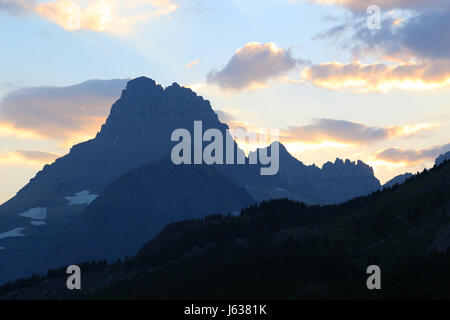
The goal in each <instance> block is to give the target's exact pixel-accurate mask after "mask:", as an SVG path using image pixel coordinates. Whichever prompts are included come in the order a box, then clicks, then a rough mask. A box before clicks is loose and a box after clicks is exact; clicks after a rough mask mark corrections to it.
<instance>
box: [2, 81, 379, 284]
mask: <svg viewBox="0 0 450 320" xmlns="http://www.w3.org/2000/svg"><path fill="white" fill-rule="evenodd" d="M194 121H201V122H202V126H203V130H207V129H209V128H215V129H218V130H220V131H221V132H222V133H223V134H224V136H225V135H227V134H228V133H227V129H228V126H227V125H226V124H224V123H221V122H220V121H219V119H218V116H217V114H216V113H215V112H214V111H213V109H212V107H211V104H210V102H209V101H207V100H205V99H203V98H202V97H200V96H198V95H197V94H196V93H195V92H193V91H192V90H191V89H188V88H184V87H181V86H179V85H178V84H176V83H174V84H172V85H171V86H169V87H167V88H163V87H162V86H161V85H158V84H157V83H156V82H155V81H154V80H152V79H149V78H146V77H140V78H136V79H133V80H130V81H129V82H128V83H127V87H126V89H125V90H123V92H122V95H121V97H120V98H119V99H118V100H117V101H116V102H115V103H114V104H113V106H112V108H111V112H110V114H109V116H108V118H107V120H106V122H105V124H104V125H103V126H102V127H101V130H100V131H99V132H98V133H97V135H96V136H95V138H93V139H91V140H89V141H86V142H83V143H80V144H77V145H75V146H73V147H72V148H71V150H70V152H69V153H68V154H67V155H65V156H63V157H61V158H59V159H57V160H56V161H55V162H54V163H52V164H50V165H46V166H45V167H44V168H43V169H42V170H41V171H40V172H38V173H37V174H36V176H35V177H34V178H33V179H31V180H30V182H29V183H28V184H27V185H26V186H25V187H24V188H22V189H21V190H20V191H19V192H18V193H17V195H16V196H15V197H13V198H12V199H10V200H9V201H7V202H6V203H4V204H3V205H2V206H0V235H5V237H3V238H1V239H0V246H1V247H3V248H4V249H2V250H0V259H1V260H4V259H7V260H5V261H8V263H7V264H3V263H2V264H0V282H2V281H5V280H9V279H11V278H14V277H17V276H19V275H25V274H29V273H31V272H34V271H36V269H37V267H38V265H37V264H38V263H42V265H44V264H45V259H46V257H49V256H50V255H52V254H53V253H54V252H58V250H57V243H58V241H59V240H60V239H63V238H64V237H63V236H62V235H63V234H64V233H70V232H72V231H71V229H68V227H67V226H69V225H70V226H72V227H73V230H81V229H83V228H85V230H96V228H98V225H96V226H94V225H91V223H92V224H94V223H97V222H96V221H97V220H96V218H92V220H90V219H87V218H81V217H85V216H86V215H89V216H90V217H94V216H96V215H98V217H99V218H98V219H100V220H103V218H104V219H107V211H108V210H110V208H109V207H108V206H106V204H107V203H106V202H105V201H106V200H105V199H111V204H117V203H116V202H115V201H112V200H113V199H115V198H116V197H117V198H118V199H120V197H121V196H122V195H123V194H127V193H123V192H118V193H117V194H114V192H112V191H111V190H115V189H111V188H113V187H112V186H115V187H117V186H121V187H120V188H121V189H120V188H119V189H120V190H122V189H126V188H128V189H130V190H134V189H135V187H134V186H136V185H142V186H144V187H143V188H144V189H143V190H141V192H135V193H133V194H136V195H139V197H138V198H137V199H133V198H132V195H133V194H129V196H130V197H129V198H126V200H124V201H126V202H129V203H123V204H121V205H123V206H125V207H121V206H119V205H118V204H117V206H116V207H117V208H118V207H120V208H123V210H125V208H130V210H131V211H132V212H137V211H139V210H141V209H143V208H146V207H148V208H150V209H151V210H159V208H163V205H162V204H163V203H164V201H169V200H168V199H172V198H173V197H174V194H175V193H179V192H181V191H180V189H179V188H178V187H180V186H178V185H172V184H169V181H171V179H172V178H174V177H173V176H172V175H174V174H175V173H177V174H179V175H180V179H184V180H183V181H184V183H183V184H182V185H183V188H185V189H192V190H193V189H195V188H199V186H198V185H196V184H195V183H191V184H187V182H186V177H189V176H191V175H192V172H191V170H193V169H191V168H188V167H189V166H183V167H182V168H183V169H179V168H176V167H174V166H170V164H169V163H166V164H165V167H164V166H163V168H165V172H167V177H168V179H167V181H165V180H164V179H156V180H155V181H153V182H152V180H151V179H150V180H149V178H148V177H147V175H149V176H152V175H154V174H157V173H155V172H154V171H153V170H152V169H151V168H150V167H151V166H152V165H153V164H154V163H156V162H158V161H163V162H164V161H166V162H170V160H169V158H168V156H169V154H170V152H171V150H172V147H173V146H174V145H175V142H172V141H171V134H172V132H173V131H174V130H175V129H178V128H185V129H187V130H188V131H189V132H191V133H192V132H193V131H194ZM234 145H235V151H234V154H233V158H236V157H237V155H238V154H239V153H242V150H240V149H239V148H238V147H237V145H236V143H234ZM246 161H247V162H248V160H246ZM142 166H145V167H146V168H148V170H143V171H142V175H141V176H136V175H132V173H130V175H131V176H133V177H134V178H133V179H131V180H129V181H131V182H129V184H126V183H124V182H123V180H121V179H123V176H124V175H125V176H128V175H127V173H128V172H130V170H134V169H136V168H140V167H142ZM169 168H172V169H173V172H169V171H168V169H169ZM279 168H280V170H279V172H278V174H276V175H274V176H261V175H260V166H258V165H248V164H246V165H238V164H234V165H213V166H211V167H210V169H212V170H214V173H211V171H207V170H206V169H199V170H200V172H199V174H200V176H201V177H203V178H204V180H206V178H207V177H210V178H211V179H212V180H213V182H217V188H218V189H214V188H211V189H210V190H222V189H220V188H222V187H223V186H227V188H228V192H224V194H223V197H224V198H223V199H229V200H230V199H232V200H230V201H229V207H224V206H223V203H222V202H221V201H222V200H221V198H220V197H219V195H217V194H215V195H211V197H210V199H211V202H210V203H209V202H208V201H209V200H208V199H203V198H202V197H200V196H196V197H192V198H183V199H182V201H184V203H182V205H181V204H180V206H179V207H177V210H182V209H183V207H184V208H186V209H187V208H191V209H192V210H186V211H185V212H183V213H182V212H181V211H177V210H175V211H176V212H173V213H171V212H170V210H167V212H166V213H165V214H167V215H168V217H170V215H171V214H173V217H176V218H177V219H178V218H179V219H188V218H192V217H198V216H201V215H202V214H204V213H206V212H205V210H202V208H203V207H202V206H204V209H208V210H213V209H214V208H217V210H219V209H227V210H228V209H230V208H231V207H239V206H241V207H242V206H245V205H247V204H248V202H249V201H262V200H269V199H274V198H291V199H295V200H300V201H304V202H306V203H309V204H326V203H337V202H342V201H346V200H349V199H351V198H353V197H355V196H360V195H365V194H368V193H370V192H371V191H373V190H376V189H378V188H379V187H380V185H379V182H378V180H377V179H376V178H375V177H374V175H373V170H372V169H371V168H370V167H368V166H367V165H365V164H363V163H362V162H360V161H359V162H357V163H353V162H350V161H348V160H346V161H344V160H339V159H337V160H336V161H335V162H334V163H331V162H330V163H327V164H325V165H324V166H323V167H322V168H321V169H320V168H318V167H316V166H314V165H313V166H305V165H303V163H301V162H300V161H298V160H297V159H295V158H294V157H292V156H291V155H290V154H289V152H288V151H287V150H286V149H285V148H284V146H282V145H281V144H280V164H279ZM179 170H181V172H180V171H179ZM205 170H206V171H205ZM185 171H186V173H185ZM207 172H209V173H207ZM184 174H186V176H184ZM128 177H129V176H128ZM119 181H121V182H119ZM127 181H128V180H127ZM194 181H195V180H194ZM225 181H227V182H226V183H225ZM204 182H205V181H203V182H202V183H204ZM151 183H154V184H155V185H151ZM109 186H111V188H109ZM221 186H222V187H221ZM155 188H159V189H158V190H165V192H162V191H161V193H160V194H159V197H158V200H159V201H161V202H156V203H148V202H147V199H146V198H145V197H144V196H143V194H145V192H146V190H156V189H155ZM183 190H184V189H183ZM192 190H191V191H192ZM201 190H202V189H201V188H200V189H199V192H200V191H201ZM199 194H200V195H202V193H201V192H200V193H199ZM235 194H245V195H246V196H243V197H241V196H236V197H235V196H234V195H235ZM213 200H214V201H213ZM99 203H103V204H104V206H100V205H99ZM152 205H154V206H152ZM107 208H108V209H107ZM194 208H195V210H194ZM30 210H31V211H33V212H45V219H42V220H45V221H31V219H30V218H29V217H27V216H26V215H25V216H24V215H23V214H24V213H27V212H29V211H30ZM97 210H98V212H97ZM133 210H134V211H133ZM194 211H195V212H194ZM114 212H116V216H111V217H116V218H117V219H115V220H114V219H112V220H111V223H110V225H109V226H110V227H111V229H109V230H103V231H104V235H105V237H106V238H108V237H110V236H111V235H112V234H113V233H114V228H115V227H114V226H117V225H119V224H121V223H123V225H124V226H126V223H124V222H123V221H124V220H126V219H127V216H126V212H125V213H124V214H123V217H122V216H117V214H118V212H117V211H114ZM150 216H151V217H152V219H153V218H154V217H157V216H158V215H156V216H155V215H150ZM100 217H101V218H100ZM130 217H131V216H130ZM168 217H166V216H164V217H162V218H161V219H160V221H156V220H152V221H151V222H150V220H145V222H146V223H149V224H151V225H144V226H142V227H143V228H144V229H140V230H146V232H148V233H147V234H145V232H144V231H142V233H137V234H136V237H137V238H136V239H138V240H136V242H132V243H131V244H129V245H127V244H116V246H115V248H117V251H116V252H113V251H114V249H112V248H113V247H108V249H107V250H108V251H105V252H104V253H103V255H105V257H106V256H108V257H109V256H115V255H117V256H119V255H121V254H123V253H125V252H128V251H129V253H130V254H131V253H133V250H134V249H136V246H137V243H139V242H140V241H143V239H144V238H145V237H147V238H146V239H145V240H150V239H151V237H153V235H154V234H155V233H156V232H158V230H157V229H158V228H162V227H163V226H164V224H165V223H168V222H171V221H173V220H171V218H168ZM128 218H129V217H128ZM77 221H78V225H76V222H77ZM136 221H137V220H136ZM136 221H135V222H136ZM75 226H76V227H75ZM129 227H130V228H131V229H132V228H135V227H136V228H138V227H137V226H136V224H133V223H131V222H130V225H129ZM139 227H141V226H139ZM80 228H81V229H80ZM12 231H14V232H12ZM103 231H102V232H103ZM11 232H12V233H11ZM92 232H94V231H92ZM127 232H129V233H132V232H133V230H127ZM11 234H14V235H16V236H11ZM75 234H77V235H78V236H80V237H81V235H82V234H84V233H83V232H81V231H80V233H75V232H74V233H73V235H74V237H75ZM99 234H100V233H99ZM69 238H70V236H69ZM106 238H105V239H106ZM124 241H126V240H124ZM55 250H56V251H55ZM93 250H94V249H93ZM105 250H106V249H105ZM59 252H61V251H59ZM73 255H74V256H77V252H73ZM64 256H66V255H64ZM89 256H91V255H89ZM92 256H95V257H96V258H103V256H102V251H101V250H100V249H99V248H95V254H94V253H93V254H92ZM58 258H59V257H55V259H54V261H58Z"/></svg>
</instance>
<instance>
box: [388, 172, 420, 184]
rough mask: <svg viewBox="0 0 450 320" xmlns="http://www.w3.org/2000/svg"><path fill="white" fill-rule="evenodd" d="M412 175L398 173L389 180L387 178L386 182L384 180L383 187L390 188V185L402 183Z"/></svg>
mask: <svg viewBox="0 0 450 320" xmlns="http://www.w3.org/2000/svg"><path fill="white" fill-rule="evenodd" d="M412 176H413V175H412V173H409V172H407V173H404V174H400V175H398V176H396V177H394V178H392V179H391V180H389V181H388V182H386V183H385V184H384V185H383V187H385V188H390V187H392V186H394V184H402V183H404V182H405V181H406V180H407V179H409V178H411V177H412Z"/></svg>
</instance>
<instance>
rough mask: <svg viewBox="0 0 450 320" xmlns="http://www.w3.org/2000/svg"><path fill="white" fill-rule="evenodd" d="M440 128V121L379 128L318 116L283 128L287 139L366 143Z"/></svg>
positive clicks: (287, 140)
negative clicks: (437, 122)
mask: <svg viewBox="0 0 450 320" xmlns="http://www.w3.org/2000/svg"><path fill="white" fill-rule="evenodd" d="M436 127H437V125H436V124H431V123H419V124H415V125H403V126H391V127H376V126H367V125H365V124H362V123H358V122H352V121H346V120H335V119H316V120H315V121H314V123H313V124H311V125H306V126H291V127H289V128H287V129H286V130H283V131H282V136H283V137H285V139H286V142H302V143H307V144H324V143H328V144H331V143H335V144H340V145H366V144H370V143H373V142H376V141H380V140H385V139H391V138H403V137H410V136H412V135H414V134H417V133H419V132H423V131H428V130H433V129H435V128H436Z"/></svg>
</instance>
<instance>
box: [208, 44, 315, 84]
mask: <svg viewBox="0 0 450 320" xmlns="http://www.w3.org/2000/svg"><path fill="white" fill-rule="evenodd" d="M303 63H307V61H301V60H298V59H295V58H294V57H293V56H292V53H291V50H284V49H282V48H278V47H277V45H276V44H274V43H264V44H261V43H258V42H250V43H247V44H246V45H244V46H243V47H242V48H240V49H238V50H237V51H236V53H235V54H234V55H233V56H232V57H231V59H230V60H229V61H228V63H227V65H226V66H225V67H224V68H223V69H222V70H218V71H217V70H212V71H211V72H209V73H208V75H207V82H208V83H209V84H215V85H217V86H219V87H220V88H222V89H227V90H252V89H258V88H264V87H266V85H267V82H268V81H269V80H271V79H274V78H277V77H280V76H283V75H284V74H286V73H287V72H289V71H291V70H293V69H294V68H295V67H296V66H297V64H303Z"/></svg>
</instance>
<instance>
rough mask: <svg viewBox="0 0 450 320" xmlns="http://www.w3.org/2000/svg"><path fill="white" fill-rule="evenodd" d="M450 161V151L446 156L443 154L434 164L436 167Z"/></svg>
mask: <svg viewBox="0 0 450 320" xmlns="http://www.w3.org/2000/svg"><path fill="white" fill-rule="evenodd" d="M449 159H450V151H449V152H447V153H444V154H441V155H440V156H439V157H437V158H436V161H435V162H434V164H435V165H436V166H438V165H440V164H442V163H443V162H444V161H447V160H449Z"/></svg>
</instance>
